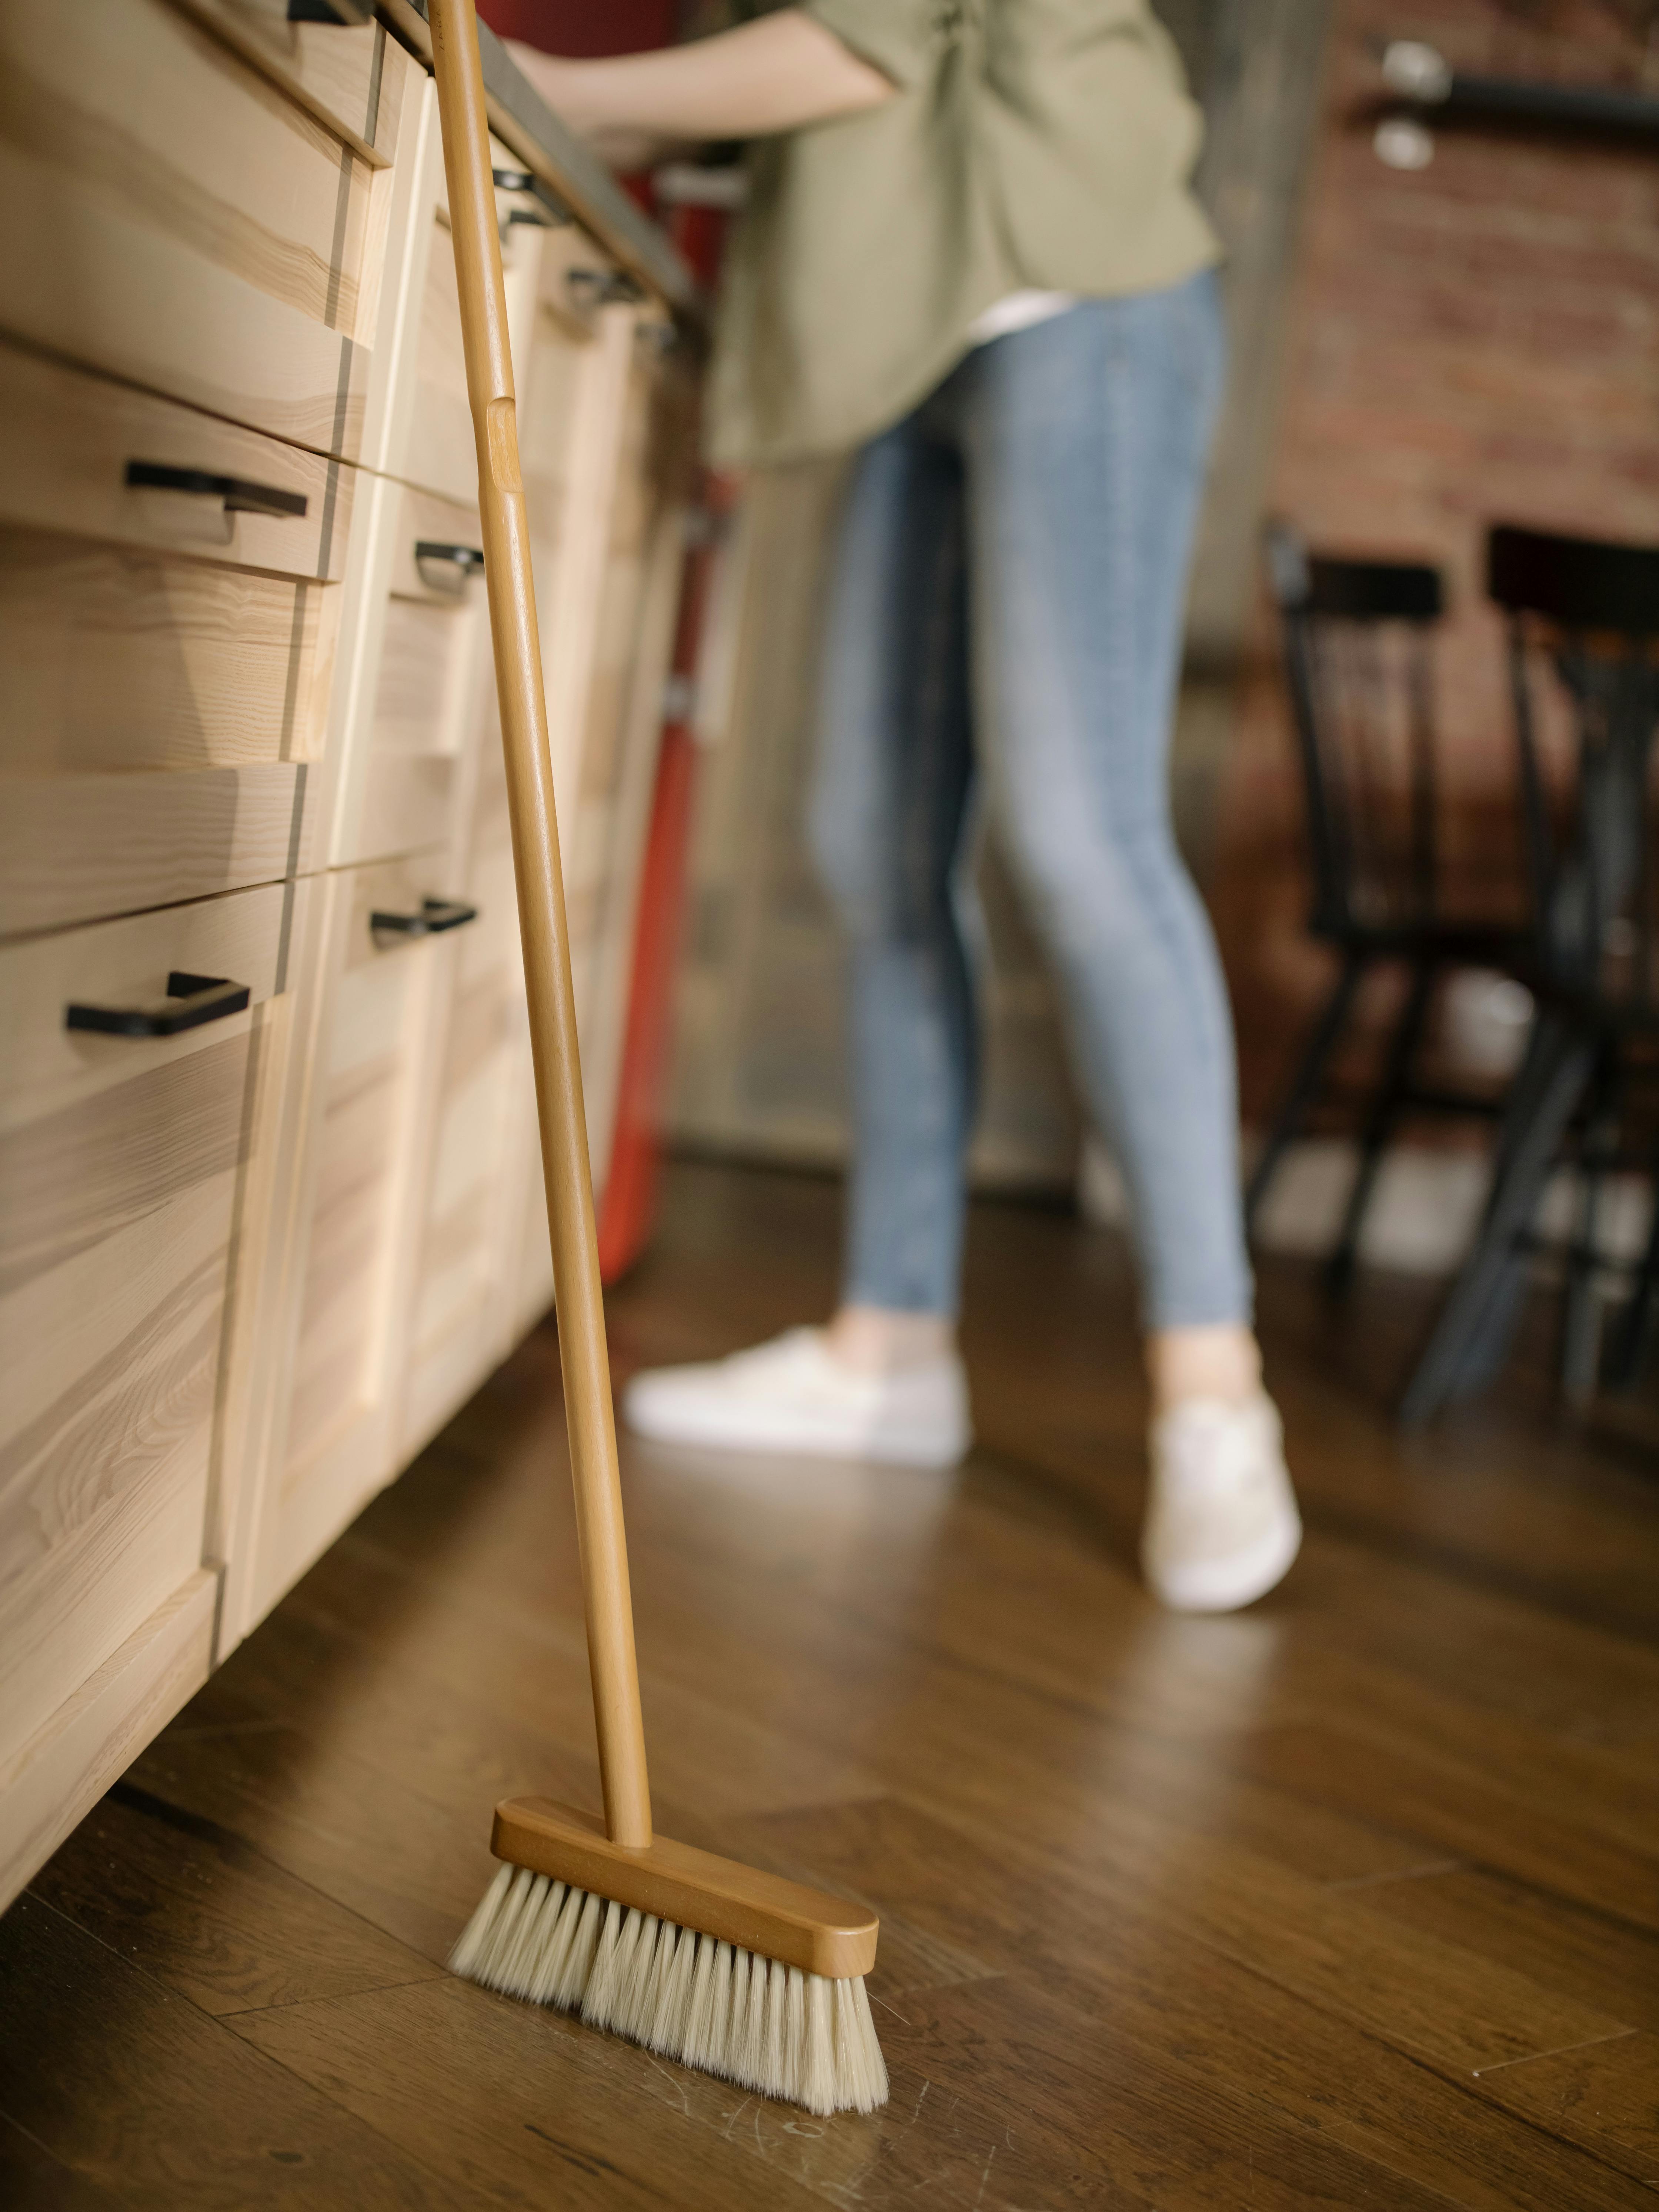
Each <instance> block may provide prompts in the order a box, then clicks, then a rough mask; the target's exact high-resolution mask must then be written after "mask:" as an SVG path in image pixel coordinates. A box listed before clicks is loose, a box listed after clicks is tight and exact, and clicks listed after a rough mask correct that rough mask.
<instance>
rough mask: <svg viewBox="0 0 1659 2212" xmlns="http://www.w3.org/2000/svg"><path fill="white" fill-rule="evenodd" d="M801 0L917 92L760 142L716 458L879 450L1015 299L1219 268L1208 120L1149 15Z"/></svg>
mask: <svg viewBox="0 0 1659 2212" xmlns="http://www.w3.org/2000/svg"><path fill="white" fill-rule="evenodd" d="M801 4H804V5H805V9H806V12H807V13H808V14H809V15H814V16H816V17H817V20H818V21H820V22H821V23H823V25H824V26H825V27H826V28H827V29H829V30H831V31H833V32H834V33H836V36H837V37H839V38H841V39H842V40H844V41H845V42H846V44H847V45H848V46H850V47H851V48H852V49H853V50H854V52H856V53H859V54H860V55H861V56H863V58H865V59H866V61H868V62H870V63H872V64H873V65H874V66H875V67H876V68H878V69H879V70H882V71H883V72H884V74H885V75H886V76H890V78H891V79H892V80H893V82H894V83H895V85H896V87H897V88H898V90H897V94H896V97H895V98H893V99H891V100H887V101H885V102H884V104H883V105H882V106H879V107H876V108H872V109H868V110H866V112H863V113H862V114H858V115H850V116H843V117H839V118H836V120H835V121H833V122H829V123H820V124H814V125H811V126H809V127H808V128H806V129H805V130H800V131H790V132H788V133H787V134H785V135H783V136H781V137H775V138H767V139H761V140H757V142H756V143H754V144H753V145H752V146H751V147H750V149H749V154H748V167H749V175H750V199H749V205H748V208H747V210H746V212H745V214H744V216H743V218H742V220H741V222H740V223H739V226H738V232H737V234H736V236H735V237H734V239H733V240H732V252H731V254H730V256H729V258H728V261H727V267H726V285H725V297H724V302H723V306H722V310H721V321H720V332H719V339H718V343H717V348H716V360H715V365H714V379H713V391H712V410H713V440H712V442H713V448H714V458H715V459H716V460H718V461H721V462H771V461H782V460H793V459H802V458H805V456H807V455H810V454H816V453H836V452H839V451H842V450H844V449H845V448H847V447H851V446H855V445H859V444H861V443H862V442H863V441H865V440H866V439H867V438H870V437H872V436H874V435H877V434H878V432H880V431H882V430H884V429H885V428H888V427H889V426H890V424H892V423H893V422H897V421H898V420H899V418H900V417H901V416H903V415H905V414H906V413H908V410H910V409H911V408H912V407H913V406H915V404H916V403H917V402H918V401H919V400H920V399H921V398H923V397H924V396H925V395H926V394H927V392H930V391H931V390H932V389H933V386H934V385H935V384H937V383H938V382H939V380H940V378H941V377H942V376H943V375H944V374H945V372H946V371H947V370H948V369H949V368H951V365H952V363H953V362H956V361H957V359H958V358H959V357H960V356H961V355H962V354H963V352H964V351H965V350H966V348H967V345H968V343H969V341H968V337H967V332H968V328H969V324H970V323H972V322H973V320H974V319H975V316H977V315H979V314H981V313H983V312H984V310H985V309H986V308H987V307H991V306H993V305H994V303H995V302H996V301H999V300H1000V299H1001V298H1003V297H1004V296H1005V295H1006V294H1008V293H1010V292H1017V291H1020V290H1023V289H1027V288H1030V289H1036V290H1042V291H1057V292H1074V293H1080V294H1084V295H1089V296H1093V297H1102V296H1110V295H1114V294H1119V293H1125V292H1141V291H1151V290H1153V289H1157V288H1158V287H1159V286H1161V285H1165V284H1173V283H1179V282H1180V281H1181V280H1182V278H1184V277H1187V276H1191V275H1193V274H1194V272H1195V271H1196V270H1199V269H1201V268H1204V267H1206V266H1207V265H1208V264H1211V263H1212V262H1213V261H1214V260H1215V259H1216V258H1218V249H1217V246H1216V242H1215V239H1214V235H1213V234H1212V231H1211V230H1210V228H1209V226H1208V224H1207V223H1206V222H1205V220H1204V217H1203V216H1202V214H1201V213H1200V210H1199V208H1198V205H1197V203H1196V202H1195V201H1194V198H1193V197H1192V194H1191V192H1190V191H1189V189H1188V178H1189V177H1190V175H1191V173H1192V168H1193V164H1194V161H1195V160H1196V158H1197V154H1198V148H1199V142H1200V131H1201V125H1200V118H1199V113H1198V110H1197V108H1196V106H1194V103H1193V101H1192V100H1190V99H1189V98H1188V94H1187V89H1186V86H1185V82H1184V79H1183V76H1182V67H1181V62H1180V58H1179V56H1178V55H1177V53H1176V49H1175V46H1174V44H1173V42H1172V40H1170V36H1169V34H1168V33H1167V32H1166V31H1165V30H1164V27H1163V26H1162V25H1161V24H1160V23H1158V21H1156V19H1155V18H1154V16H1153V15H1152V10H1151V8H1150V7H1149V5H1148V4H1147V0H801ZM755 12H758V10H756V11H755Z"/></svg>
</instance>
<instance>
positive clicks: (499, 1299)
mask: <svg viewBox="0 0 1659 2212" xmlns="http://www.w3.org/2000/svg"><path fill="white" fill-rule="evenodd" d="M467 897H468V899H469V900H470V901H471V902H474V903H475V904H476V905H477V908H478V921H477V925H476V927H473V928H471V929H469V930H468V931H467V932H466V933H465V938H464V939H463V940H462V941H461V942H459V943H458V944H457V945H456V947H455V951H454V955H453V978H452V980H451V982H450V987H449V989H448V992H447V1018H446V1019H445V1022H444V1024H443V1030H442V1042H441V1049H440V1051H439V1052H438V1053H437V1054H436V1055H435V1070H434V1074H433V1077H432V1079H431V1082H430V1088H431V1093H432V1107H431V1111H432V1116H433V1126H432V1128H431V1131H430V1133H429V1136H428V1143H427V1145H426V1146H425V1148H424V1156H425V1178H424V1188H422V1190H421V1191H420V1192H419V1193H418V1194H417V1202H418V1204H419V1206H420V1208H421V1229H420V1237H419V1243H418V1249H417V1252H416V1262H415V1266H416V1274H415V1286H414V1297H413V1301H412V1305H411V1310H410V1322H409V1333H408V1344H409V1352H408V1359H407V1372H406V1378H405V1383H404V1410H403V1419H402V1424H401V1430H400V1436H399V1443H398V1455H399V1458H400V1459H407V1458H410V1457H411V1456H412V1455H414V1454H415V1453H416V1451H418V1450H419V1449H420V1448H421V1446H422V1444H424V1443H426V1442H427V1441H428V1438H429V1437H432V1436H434V1435H435V1433H436V1432H437V1431H438V1430H439V1429H440V1428H441V1426H442V1425H443V1423H444V1422H445V1421H446V1420H447V1419H448V1418H449V1416H450V1415H451V1414H452V1413H454V1412H455V1410H456V1408H457V1407H459V1406H460V1405H461V1404H463V1403H464V1402H465V1400H466V1399H467V1398H468V1397H470V1396H471V1394H472V1392H473V1391H474V1390H475V1389H477V1387H478V1385H479V1383H482V1382H483V1379H484V1377H485V1376H486V1375H488V1374H489V1370H490V1369H491V1368H492V1367H494V1366H495V1364H496V1362H497V1361H498V1360H499V1359H500V1358H501V1356H502V1354H503V1353H504V1352H506V1350H507V1343H508V1339H509V1332H510V1329H511V1325H512V1320H513V1264H514V1262H515V1261H516V1257H517V1249H518V1236H519V1221H518V1207H519V1203H520V1192H519V1190H518V1188H516V1182H515V1178H514V1177H513V1176H512V1174H511V1173H510V1163H511V1162H512V1160H513V1157H514V1152H515V1148H516V1145H517V1141H518V1138H519V1133H520V1125H521V1123H522V1121H523V1120H524V1118H525V1115H526V1112H528V1113H529V1114H530V1115H532V1117H533V1111H534V1107H533V1097H532V1085H531V1072H530V1052H529V1033H528V1029H527V1026H526V1019H525V1000H524V967H523V963H522V961H521V960H520V954H519V915H518V907H517V902H516V897H515V894H514V889H513V854H512V850H511V848H510V847H508V846H506V845H504V844H499V843H496V842H495V841H494V840H492V841H490V843H489V846H488V847H487V848H485V849H484V850H483V852H480V853H475V855H474V860H473V865H472V867H471V871H470V872H469V875H468V878H467ZM544 1242H545V1230H544Z"/></svg>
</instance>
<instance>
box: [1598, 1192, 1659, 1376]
mask: <svg viewBox="0 0 1659 2212" xmlns="http://www.w3.org/2000/svg"><path fill="white" fill-rule="evenodd" d="M1649 1180H1650V1183H1651V1185H1652V1189H1653V1199H1652V1205H1653V1218H1652V1220H1651V1222H1650V1225H1649V1228H1648V1243H1647V1249H1646V1250H1645V1251H1644V1253H1643V1255H1642V1264H1641V1266H1640V1267H1639V1268H1638V1270H1637V1274H1636V1280H1635V1283H1634V1284H1633V1285H1632V1289H1631V1294H1630V1297H1629V1298H1628V1299H1627V1300H1626V1305H1625V1310H1624V1311H1623V1313H1622V1314H1620V1316H1619V1321H1618V1323H1617V1326H1616V1327H1615V1328H1614V1330H1613V1343H1612V1346H1611V1347H1610V1348H1609V1351H1608V1354H1607V1389H1609V1390H1628V1389H1631V1388H1632V1385H1633V1384H1634V1383H1635V1381H1636V1378H1637V1376H1638V1375H1639V1374H1640V1372H1641V1370H1642V1363H1643V1362H1644V1359H1645V1358H1647V1355H1648V1348H1649V1345H1650V1340H1651V1339H1652V1335H1653V1323H1654V1318H1655V1313H1656V1309H1659V1160H1656V1161H1655V1163H1654V1165H1653V1168H1652V1170H1651V1171H1650V1177H1649Z"/></svg>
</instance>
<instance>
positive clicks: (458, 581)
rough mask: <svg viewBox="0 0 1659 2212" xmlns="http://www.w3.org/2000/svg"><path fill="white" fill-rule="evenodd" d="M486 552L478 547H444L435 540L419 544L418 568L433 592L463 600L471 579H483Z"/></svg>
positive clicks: (429, 539) (417, 549)
mask: <svg viewBox="0 0 1659 2212" xmlns="http://www.w3.org/2000/svg"><path fill="white" fill-rule="evenodd" d="M483 564H484V557H483V551H482V550H481V549H480V548H479V547H478V546H477V545H442V544H439V543H438V542H437V540H436V539H435V538H419V539H417V540H416V546H415V566H416V568H417V569H418V570H419V572H420V578H421V581H422V583H423V584H424V585H425V586H426V587H427V589H428V591H429V592H449V593H451V594H452V596H455V597H459V594H460V593H461V592H464V591H465V589H466V586H467V580H468V578H469V577H471V576H481V575H483ZM431 571H436V572H437V573H436V574H432V573H429V572H431ZM446 572H447V573H446Z"/></svg>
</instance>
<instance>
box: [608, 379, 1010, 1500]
mask: <svg viewBox="0 0 1659 2212" xmlns="http://www.w3.org/2000/svg"><path fill="white" fill-rule="evenodd" d="M963 568H964V556H963V481H962V466H961V461H960V459H959V457H958V456H957V454H956V453H955V452H954V451H952V450H950V449H949V448H947V447H945V446H942V445H939V444H938V443H935V442H933V441H929V440H928V438H927V436H926V435H925V434H924V432H923V431H922V429H921V427H920V426H919V425H918V424H917V423H915V421H914V420H913V421H912V422H909V423H908V424H902V425H901V426H900V427H899V428H898V429H896V430H895V431H892V432H890V433H889V435H887V436H886V437H884V438H883V439H880V440H879V441H877V443H876V444H875V445H873V446H872V447H869V448H868V449H867V450H866V452H865V453H862V454H861V455H860V458H859V460H858V462H857V464H856V465H855V467H854V474H853V481H852V485H851V488H850V491H849V494H848V501H847V506H846V510H845V513H844V516H843V520H842V527H841V534H840V542H839V545H838V549H837V552H836V561H835V568H834V576H833V580H832V590H831V596H830V606H829V630H828V638H827V650H826V653H825V669H824V684H823V722H822V731H821V737H820V752H819V761H818V770H817V779H816V783H815V787H814V792H813V798H812V806H811V840H812V845H813V848H814V851H815V853H816V855H817V861H818V865H819V867H820V868H821V870H822V871H823V877H824V880H825V882H826V884H828V885H829V890H830V891H831V893H832V895H833V896H834V898H835V901H836V906H837V908H839V911H840V915H841V919H842V924H843V927H845V929H846V932H847V936H848V951H849V956H850V960H849V964H850V970H851V973H850V978H849V980H850V985H851V989H850V1009H849V1011H850V1017H851V1018H850V1028H851V1032H852V1061H853V1068H852V1075H853V1085H852V1088H853V1104H854V1163H853V1170H852V1176H851V1192H850V1204H849V1210H848V1242H847V1263H846V1273H845V1291H844V1303H843V1304H842V1307H841V1309H840V1310H839V1312H838V1313H837V1314H836V1316H835V1318H834V1320H833V1321H832V1322H830V1324H829V1328H826V1329H818V1328H798V1329H791V1330H789V1331H787V1333H786V1334H784V1335H782V1336H781V1337H778V1338H775V1340H772V1341H771V1342H770V1343H768V1344H763V1345H759V1346H755V1347H754V1348H753V1349H751V1350H750V1351H746V1352H737V1353H734V1354H733V1355H732V1356H731V1357H730V1358H726V1359H720V1360H714V1361H708V1362H702V1363H699V1364H696V1365H694V1366H690V1367H676V1368H659V1369H656V1370H649V1371H647V1372H646V1373H644V1374H641V1375H636V1376H634V1378H633V1379H632V1381H631V1382H630V1383H629V1386H628V1388H627V1389H626V1391H625V1392H624V1394H623V1413H624V1414H625V1416H626V1418H627V1419H628V1421H629V1424H630V1425H631V1426H632V1427H633V1428H635V1430H638V1431H642V1432H643V1433H644V1434H646V1435H647V1436H651V1437H659V1438H661V1439H662V1440H663V1441H665V1442H668V1443H695V1444H702V1445H708V1446H714V1447H716V1448H718V1449H722V1450H732V1449H738V1450H743V1449H763V1450H769V1451H783V1452H790V1453H814V1454H820V1455H831V1456H834V1457H836V1458H844V1457H855V1458H862V1459H877V1460H885V1461H890V1462H900V1463H908V1464H911V1465H921V1466H927V1467H943V1466H949V1465H951V1464H952V1463H953V1462H956V1461H957V1460H958V1459H960V1458H961V1456H962V1455H963V1452H964V1451H965V1450H966V1449H967V1448H968V1444H969V1419H968V1392H967V1383H966V1378H965V1376H964V1375H963V1367H962V1362H961V1360H960V1359H959V1358H957V1353H956V1347H955V1326H956V1310H957V1273H958V1270H959V1267H960V1264H961V1249H962V1220H963V1187H962V1168H963V1150H964V1148H965V1146H966V1144H967V1138H968V1127H969V1121H970V1119H971V1116H972V1112H973V1094H974V1066H975V1039H974V1007H973V992H972V986H971V978H970V976H969V964H968V952H967V946H966V943H965V939H964V935H963V929H962V927H961V923H960V921H959V918H958V902H957V895H956V876H957V863H958V860H959V857H960V855H961V852H962V848H963V836H964V826H965V822H966V817H967V812H968V800H969V788H970V786H971V783H972V780H973V775H972V751H971V746H970V744H969V721H968V703H967V690H968V686H967V673H966V643H965V640H966V605H965V592H964V582H963Z"/></svg>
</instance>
